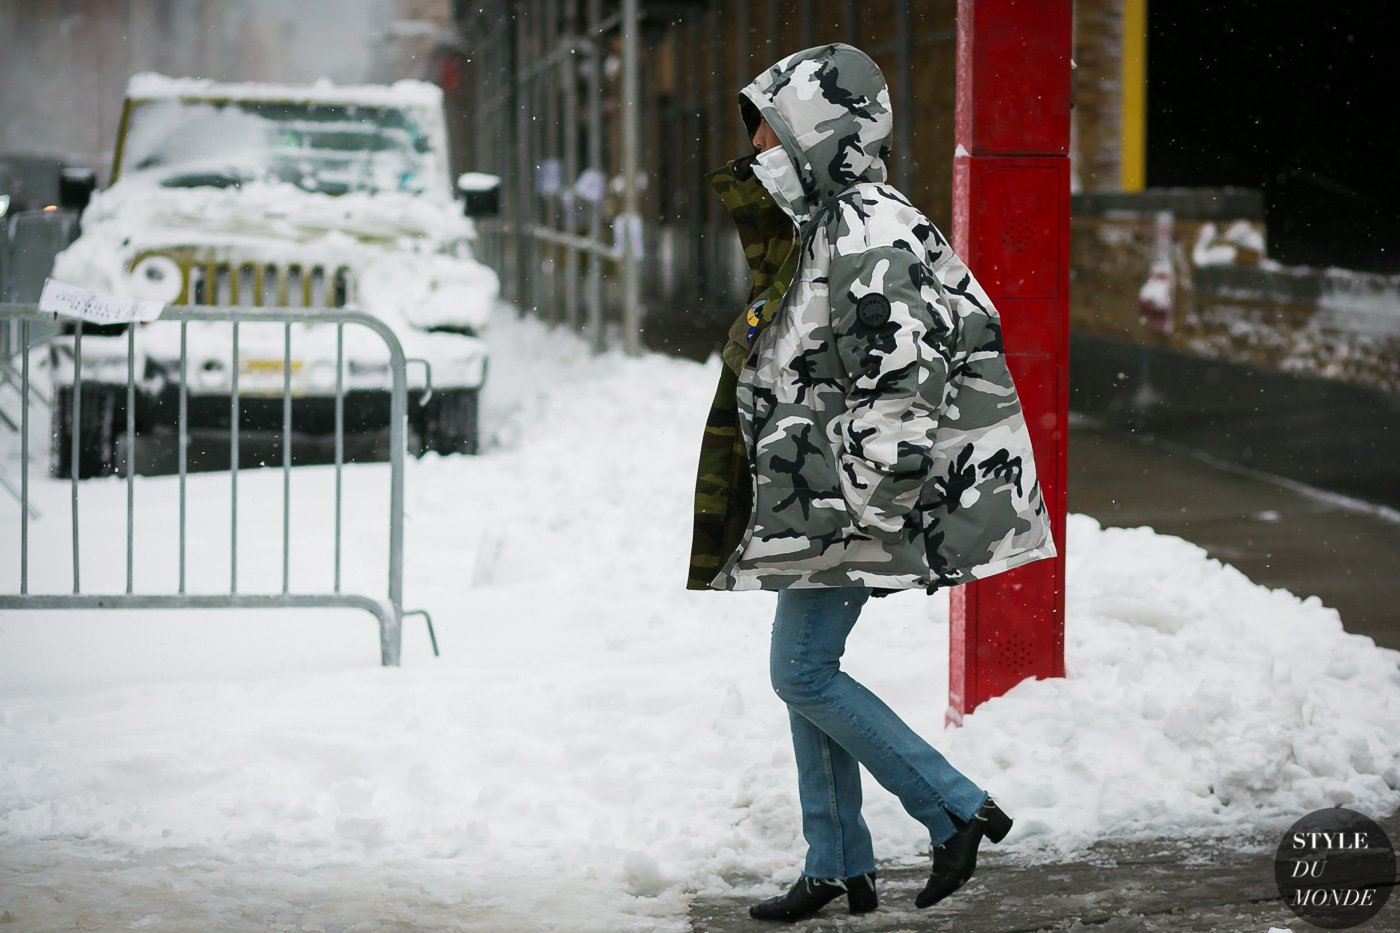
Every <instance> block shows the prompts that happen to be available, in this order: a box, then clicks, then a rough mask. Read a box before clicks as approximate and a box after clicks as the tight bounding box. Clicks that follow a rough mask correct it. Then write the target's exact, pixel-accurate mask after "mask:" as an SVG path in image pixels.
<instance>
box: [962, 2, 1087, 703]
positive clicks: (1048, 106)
mask: <svg viewBox="0 0 1400 933" xmlns="http://www.w3.org/2000/svg"><path fill="white" fill-rule="evenodd" d="M1071 14H1072V3H1071V0H958V104H957V123H956V131H955V135H956V139H957V143H958V148H957V152H956V155H955V156H954V159H953V246H954V249H956V250H957V251H958V254H959V255H960V256H962V257H963V260H964V261H965V262H966V263H967V264H968V267H969V268H970V269H971V270H972V272H973V274H974V275H975V276H977V279H978V281H979V282H980V283H981V284H982V287H983V288H984V289H985V290H986V292H987V294H988V295H989V296H991V299H992V302H993V303H994V304H995V305H996V307H997V310H998V311H999V312H1000V313H1001V320H1002V330H1003V338H1004V340H1005V343H1006V353H1007V361H1008V363H1009V365H1010V367H1011V374H1012V377H1013V378H1014V379H1015V380H1016V390H1017V393H1018V394H1019V395H1020V398H1021V405H1022V407H1023V408H1024V410H1025V414H1026V423H1027V424H1028V425H1029V427H1030V432H1031V441H1032V443H1033V445H1034V447H1035V462H1036V470H1037V472H1038V474H1039V479H1040V485H1041V490H1042V492H1043V493H1044V496H1045V504H1046V506H1047V508H1049V509H1050V516H1051V519H1050V521H1051V528H1052V530H1053V533H1054V536H1055V544H1056V546H1057V547H1058V548H1059V551H1060V556H1059V557H1057V558H1056V559H1054V560H1045V561H1039V562H1037V563H1034V564H1029V565H1027V566H1024V567H1020V568H1017V569H1016V570H1012V571H1009V572H1007V573H1004V574H1001V575H999V576H996V577H993V578H991V579H989V580H980V581H977V582H975V583H969V584H966V585H964V586H959V587H956V588H954V589H953V590H952V593H951V621H952V628H951V632H950V638H949V647H950V652H949V679H948V714H947V717H948V721H949V722H950V723H959V722H961V721H962V717H963V715H964V714H965V713H970V712H972V711H973V710H974V709H976V708H977V706H978V705H979V704H980V703H982V702H983V701H985V700H989V699H991V698H992V697H995V696H1000V695H1001V694H1003V693H1005V692H1006V691H1007V690H1010V689H1011V688H1012V687H1014V686H1015V685H1016V684H1018V683H1020V682H1021V681H1022V680H1025V679H1026V678H1029V677H1063V676H1064V673H1065V661H1064V641H1065V639H1064V617H1065V586H1064V583H1065V558H1064V554H1065V484H1066V471H1067V467H1068V456H1067V454H1068V442H1069V431H1068V428H1069V425H1068V415H1069V106H1070V61H1069V59H1070V48H1071V39H1072V31H1071V25H1072V21H1071Z"/></svg>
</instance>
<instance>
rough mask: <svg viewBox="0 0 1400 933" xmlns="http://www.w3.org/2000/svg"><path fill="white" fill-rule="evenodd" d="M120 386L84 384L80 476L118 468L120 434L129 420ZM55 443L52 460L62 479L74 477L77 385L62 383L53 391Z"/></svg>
mask: <svg viewBox="0 0 1400 933" xmlns="http://www.w3.org/2000/svg"><path fill="white" fill-rule="evenodd" d="M121 394H122V392H121V389H120V388H119V387H117V386H110V385H84V386H83V387H82V406H81V410H80V411H79V416H80V417H81V418H82V422H83V423H82V424H81V425H80V426H78V428H77V432H78V478H79V479H91V478H93V477H97V476H111V475H112V474H113V473H116V472H117V435H118V433H119V432H120V429H121V427H122V425H121V424H119V422H121V421H124V420H125V414H126V413H125V407H126V406H125V405H124V404H122V399H121V398H120V396H121ZM51 424H52V437H53V445H52V447H51V449H50V456H49V464H50V471H51V472H52V474H53V475H54V476H55V477H57V478H59V479H70V478H71V477H72V475H73V473H72V458H73V431H74V426H73V387H72V386H58V387H57V388H55V390H54V393H53V411H52V422H51Z"/></svg>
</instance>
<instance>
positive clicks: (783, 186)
mask: <svg viewBox="0 0 1400 933" xmlns="http://www.w3.org/2000/svg"><path fill="white" fill-rule="evenodd" d="M753 174H754V177H755V178H757V179H758V181H759V184H761V185H763V187H764V188H766V189H767V190H768V193H769V194H771V195H772V196H773V200H774V201H777V202H778V206H779V207H781V208H782V209H783V210H784V211H786V212H787V214H788V216H790V217H791V218H792V219H793V220H794V221H796V222H797V223H798V224H802V223H804V222H805V221H806V220H807V195H806V194H805V193H804V192H803V190H802V179H800V178H798V177H797V166H795V165H793V164H792V157H791V156H789V155H788V153H787V150H786V149H784V148H783V147H782V146H774V147H773V148H772V149H765V150H764V151H763V152H760V153H759V154H758V156H757V157H756V158H755V159H754V166H753Z"/></svg>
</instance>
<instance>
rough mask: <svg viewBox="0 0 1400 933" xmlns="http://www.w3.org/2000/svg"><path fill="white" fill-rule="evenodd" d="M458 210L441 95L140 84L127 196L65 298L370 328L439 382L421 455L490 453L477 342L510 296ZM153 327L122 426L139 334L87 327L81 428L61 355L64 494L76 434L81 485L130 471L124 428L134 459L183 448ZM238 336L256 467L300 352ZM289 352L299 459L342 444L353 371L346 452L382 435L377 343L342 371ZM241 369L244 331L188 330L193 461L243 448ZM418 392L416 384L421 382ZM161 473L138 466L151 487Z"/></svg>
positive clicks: (362, 339)
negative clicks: (338, 424)
mask: <svg viewBox="0 0 1400 933" xmlns="http://www.w3.org/2000/svg"><path fill="white" fill-rule="evenodd" d="M465 178H466V176H464V179H465ZM456 194H457V192H456V191H455V190H454V187H453V185H452V183H451V181H450V179H449V169H448V158H447V134H446V128H445V125H444V120H443V109H442V94H441V91H440V89H439V88H437V87H435V86H433V85H431V84H426V83H423V82H417V81H401V82H398V83H396V84H394V85H392V86H360V87H347V86H335V85H331V84H329V83H326V82H322V83H318V84H314V85H310V86H274V85H266V84H216V83H213V82H210V81H203V80H193V79H174V78H166V77H162V76H159V75H138V76H136V77H134V78H132V79H131V82H130V84H129V85H128V88H127V95H126V103H125V108H124V111H123V114H122V120H121V129H120V132H119V135H118V139H117V144H116V151H115V158H114V160H113V165H112V184H111V185H110V187H109V188H107V189H106V190H105V191H102V192H100V193H99V194H97V195H96V196H94V198H93V200H92V203H91V204H90V206H89V207H88V208H87V210H86V212H85V213H84V214H83V217H82V233H81V235H80V236H79V238H78V239H77V240H76V241H75V242H74V243H73V244H72V245H71V246H70V247H69V248H68V249H67V250H66V251H64V252H63V253H62V254H61V255H60V256H59V257H58V260H57V261H56V263H55V266H54V273H53V277H54V279H56V280H57V281H60V282H63V283H66V284H70V285H76V286H81V287H83V288H87V289H90V290H92V291H94V292H97V293H100V294H103V295H110V296H113V297H116V298H139V299H149V300H157V301H162V302H166V303H175V304H191V305H211V306H220V305H256V306H263V307H268V306H278V307H288V306H290V307H308V308H358V309H361V310H364V311H367V312H369V313H371V314H373V315H375V316H376V317H378V318H379V319H381V320H382V321H384V322H385V323H386V324H387V325H388V326H389V327H390V328H391V329H392V330H393V331H394V332H395V334H396V335H397V336H398V338H399V340H400V341H401V342H402V344H403V347H404V352H405V354H406V355H407V356H408V357H410V358H421V359H425V360H427V361H428V362H429V363H430V365H431V368H432V382H433V391H432V393H431V396H430V397H429V399H428V401H427V403H426V404H424V405H418V404H416V402H417V400H418V399H419V398H421V396H422V394H423V393H422V390H421V389H416V390H414V392H413V393H412V396H413V399H414V403H413V404H411V405H410V412H411V414H410V425H409V426H410V438H411V441H412V443H413V444H414V445H415V447H416V449H417V450H418V451H422V450H435V451H438V452H441V453H452V452H462V453H474V452H475V451H476V449H477V430H478V426H477V396H478V390H479V389H480V387H481V385H482V383H483V381H484V379H485V375H486V362H487V348H486V344H485V342H484V340H483V331H484V328H485V325H486V323H487V318H488V315H489V313H490V309H491V306H492V305H493V303H494V301H495V299H496V297H497V294H498V291H499V283H498V281H497V278H496V275H495V273H493V272H492V271H491V270H490V269H489V268H487V267H486V266H484V265H482V264H481V263H480V262H478V261H477V260H476V259H475V258H474V256H473V254H472V248H471V244H472V241H473V238H474V230H473V226H472V221H471V220H470V219H469V218H468V217H467V216H465V213H464V207H463V202H462V201H461V200H458V199H457V197H456ZM478 200H480V199H478ZM137 327H138V333H137V336H136V340H135V343H136V348H137V360H136V370H135V371H136V379H137V398H136V406H135V411H134V412H131V413H128V412H126V381H127V379H126V372H127V337H126V336H125V333H124V330H123V329H121V328H116V329H103V328H100V327H98V328H94V327H93V326H92V325H87V326H85V328H84V333H83V346H82V361H83V380H82V405H81V420H82V424H80V425H74V424H72V423H71V422H72V419H71V415H70V412H71V409H72V386H73V382H74V379H73V365H72V359H73V354H72V352H71V346H72V339H71V338H68V339H67V341H66V343H65V342H64V341H62V340H61V341H59V342H58V343H56V344H55V350H54V353H53V354H52V359H53V363H54V368H53V378H54V389H55V392H54V395H55V404H54V407H53V411H54V427H55V439H54V440H55V444H54V452H55V456H54V464H53V465H54V472H55V474H56V475H60V476H66V475H70V470H71V468H72V467H71V464H70V463H69V459H70V454H69V451H70V449H71V446H72V432H73V431H75V430H76V431H78V432H79V434H80V437H79V448H80V451H81V452H80V454H79V456H80V463H79V464H78V471H79V475H80V476H91V475H102V474H104V473H110V472H112V471H113V470H114V469H115V466H116V464H117V460H118V444H120V443H122V442H123V441H124V438H123V431H124V429H125V422H126V418H127V416H128V414H130V415H131V416H132V417H134V418H135V419H136V422H135V425H136V431H137V434H138V448H139V447H140V444H141V439H143V438H145V439H151V438H155V439H159V438H160V437H164V438H166V439H167V441H168V440H169V439H170V438H171V437H172V436H173V433H174V431H175V426H176V424H177V416H178V415H177V413H178V392H179V385H180V330H181V329H180V328H179V327H176V326H174V325H170V324H159V323H157V324H153V325H149V326H147V325H137ZM240 331H241V332H240V334H239V345H238V351H239V352H238V357H237V358H238V364H237V369H238V373H237V376H238V380H237V386H238V394H239V398H240V418H239V420H240V424H241V427H242V432H243V434H242V435H241V436H247V437H249V438H250V440H251V441H253V443H252V444H249V443H246V442H245V443H244V445H243V450H244V454H245V456H247V455H248V452H249V450H250V449H256V439H257V438H256V436H257V435H258V434H259V432H261V433H262V434H264V435H266V436H268V437H270V438H275V437H276V436H278V435H280V432H281V419H282V415H281V409H282V405H281V397H282V392H283V378H284V369H285V367H284V364H283V360H284V343H283V341H284V337H285V333H284V328H283V326H282V325H268V324H249V325H242V326H241V328H240ZM292 331H293V340H292V347H293V356H292V364H291V370H292V373H291V386H292V395H293V397H294V400H295V401H294V409H295V410H294V417H293V424H294V431H295V439H294V443H293V450H294V452H295V451H297V450H298V447H299V443H298V441H299V440H301V439H304V438H308V437H312V436H319V437H322V438H324V435H325V433H326V432H327V431H328V430H333V424H334V418H333V417H332V416H331V414H330V413H331V412H332V411H333V404H334V397H335V387H336V378H337V371H336V361H337V359H338V358H341V359H343V361H344V365H343V367H342V369H341V379H342V385H343V389H344V393H345V424H346V431H347V433H356V432H357V433H359V434H361V435H365V434H376V435H382V434H383V431H384V428H385V427H386V426H387V424H388V409H389V406H388V403H387V396H388V388H389V385H390V374H389V366H388V354H387V352H386V350H385V348H384V346H383V344H382V342H381V341H380V340H379V338H378V337H377V336H376V335H374V334H373V333H371V332H369V331H368V329H367V328H364V327H355V326H347V327H345V328H344V329H343V341H344V343H343V356H342V357H338V348H337V328H335V327H334V326H330V325H325V324H305V325H303V324H296V325H293V326H292ZM232 351H233V347H232V328H231V327H230V326H229V325H228V324H221V323H190V324H188V325H187V354H188V355H187V360H188V362H187V374H188V375H187V377H186V379H185V383H186V389H187V393H188V398H189V403H188V413H189V415H188V417H189V422H188V424H189V433H190V437H191V445H190V449H191V450H192V451H198V450H204V449H206V448H207V446H208V443H217V437H216V435H222V436H223V437H224V438H227V436H228V433H229V416H230V397H231V395H232V392H233V379H232V376H233V375H234V373H233V358H234V357H233V352H232ZM410 374H411V375H414V376H415V380H414V381H415V382H419V383H420V384H421V377H420V376H418V375H417V368H416V367H415V368H411V369H410ZM201 432H203V433H204V434H205V435H206V438H205V441H206V443H204V444H201V443H200V442H199V436H200V434H201ZM271 443H273V444H274V445H275V443H276V441H275V440H273V441H271ZM164 446H165V447H170V446H171V445H170V444H169V443H166V444H165V445H164ZM300 446H301V447H302V452H303V453H304V452H305V445H300ZM128 455H129V456H130V455H132V454H130V453H128ZM277 459H279V460H280V457H278V458H277ZM298 459H301V458H300V457H298ZM149 460H150V458H149V457H138V458H137V460H136V463H137V469H138V470H143V467H142V464H143V463H144V462H148V461H149ZM212 465H214V466H217V462H215V463H214V464H212ZM224 465H225V466H226V465H227V461H224ZM192 468H198V467H192ZM204 468H209V466H208V465H206V466H205V467H204ZM149 469H150V470H151V471H152V472H164V470H162V469H161V468H159V467H155V468H149ZM143 471H144V470H143Z"/></svg>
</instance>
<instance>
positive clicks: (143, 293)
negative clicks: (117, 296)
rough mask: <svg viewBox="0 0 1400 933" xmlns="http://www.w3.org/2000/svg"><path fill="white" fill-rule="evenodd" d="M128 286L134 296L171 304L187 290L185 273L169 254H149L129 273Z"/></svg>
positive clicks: (127, 277)
mask: <svg viewBox="0 0 1400 933" xmlns="http://www.w3.org/2000/svg"><path fill="white" fill-rule="evenodd" d="M126 280H127V288H128V289H129V290H130V292H131V296H132V297H133V298H140V299H142V300H144V301H159V302H161V303H162V304H169V303H170V302H172V301H174V300H175V299H177V298H179V297H180V293H181V292H182V291H184V290H185V274H184V272H183V271H181V269H180V264H179V263H177V262H176V261H175V260H173V259H171V258H170V257H169V256H147V257H145V258H144V259H142V260H141V261H140V262H138V263H136V265H134V266H132V267H131V271H130V272H128V273H127V276H126Z"/></svg>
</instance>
